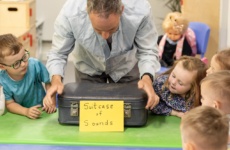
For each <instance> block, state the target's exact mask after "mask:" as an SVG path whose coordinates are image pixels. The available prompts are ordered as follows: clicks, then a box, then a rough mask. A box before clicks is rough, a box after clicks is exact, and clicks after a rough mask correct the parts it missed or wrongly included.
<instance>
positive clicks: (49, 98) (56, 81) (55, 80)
mask: <svg viewBox="0 0 230 150" xmlns="http://www.w3.org/2000/svg"><path fill="white" fill-rule="evenodd" d="M63 89H64V85H63V83H62V81H61V76H60V75H54V76H53V77H52V81H51V86H50V87H49V89H47V91H46V96H45V98H44V99H43V102H45V105H44V106H47V105H50V106H51V105H53V103H54V100H53V98H54V97H56V94H57V93H58V94H62V92H63ZM43 104H44V103H43Z"/></svg>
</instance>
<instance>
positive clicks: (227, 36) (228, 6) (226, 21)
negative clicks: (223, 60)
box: [219, 0, 230, 50]
mask: <svg viewBox="0 0 230 150" xmlns="http://www.w3.org/2000/svg"><path fill="white" fill-rule="evenodd" d="M226 47H230V2H229V1H228V0H221V1H220V35H219V50H221V49H225V48H226Z"/></svg>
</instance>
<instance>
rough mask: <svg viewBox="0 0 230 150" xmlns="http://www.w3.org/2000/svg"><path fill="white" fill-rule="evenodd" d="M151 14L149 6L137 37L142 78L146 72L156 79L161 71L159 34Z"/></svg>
mask: <svg viewBox="0 0 230 150" xmlns="http://www.w3.org/2000/svg"><path fill="white" fill-rule="evenodd" d="M151 14H152V11H151V7H150V6H149V11H148V14H147V15H146V17H144V18H143V20H142V23H141V25H140V26H139V28H138V31H137V34H136V37H135V43H136V46H137V49H138V50H137V55H136V56H137V59H138V66H139V71H140V77H141V76H142V75H143V74H144V73H146V72H148V73H150V74H152V75H153V76H154V77H155V73H156V72H157V71H159V70H160V63H159V57H158V47H157V39H158V34H157V31H156V27H155V25H154V22H153V17H152V15H151Z"/></svg>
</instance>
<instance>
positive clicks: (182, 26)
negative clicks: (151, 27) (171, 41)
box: [162, 12, 189, 34]
mask: <svg viewBox="0 0 230 150" xmlns="http://www.w3.org/2000/svg"><path fill="white" fill-rule="evenodd" d="M188 24H189V22H188V20H187V19H186V18H184V17H183V15H182V14H181V13H179V12H171V13H168V14H167V16H166V18H165V20H164V21H163V24H162V27H163V30H164V31H165V32H167V31H168V30H169V29H173V30H175V31H177V32H178V33H179V34H184V33H185V31H186V30H187V28H188Z"/></svg>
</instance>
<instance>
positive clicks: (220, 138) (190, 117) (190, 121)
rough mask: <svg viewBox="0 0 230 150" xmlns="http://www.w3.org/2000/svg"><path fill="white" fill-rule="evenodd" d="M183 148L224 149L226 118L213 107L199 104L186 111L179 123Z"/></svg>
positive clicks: (225, 145)
mask: <svg viewBox="0 0 230 150" xmlns="http://www.w3.org/2000/svg"><path fill="white" fill-rule="evenodd" d="M180 130H181V138H182V145H183V150H226V149H227V142H228V130H229V124H228V118H227V117H226V116H225V115H224V114H222V113H221V112H220V111H218V110H216V109H215V108H212V107H208V106H199V107H197V108H194V109H192V110H191V111H189V112H187V113H186V114H185V115H184V116H183V117H182V120H181V125H180Z"/></svg>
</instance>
